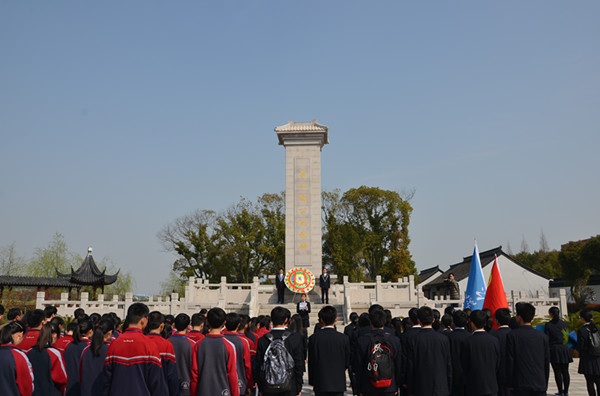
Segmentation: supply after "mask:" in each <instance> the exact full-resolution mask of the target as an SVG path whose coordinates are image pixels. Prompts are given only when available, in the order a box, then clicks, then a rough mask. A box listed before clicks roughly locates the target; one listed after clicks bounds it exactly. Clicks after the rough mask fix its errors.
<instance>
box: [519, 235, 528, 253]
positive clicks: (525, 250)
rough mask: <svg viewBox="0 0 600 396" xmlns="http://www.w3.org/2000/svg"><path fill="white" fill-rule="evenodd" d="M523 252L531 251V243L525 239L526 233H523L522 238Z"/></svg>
mask: <svg viewBox="0 0 600 396" xmlns="http://www.w3.org/2000/svg"><path fill="white" fill-rule="evenodd" d="M521 252H529V245H528V244H527V241H526V240H525V235H523V239H522V240H521Z"/></svg>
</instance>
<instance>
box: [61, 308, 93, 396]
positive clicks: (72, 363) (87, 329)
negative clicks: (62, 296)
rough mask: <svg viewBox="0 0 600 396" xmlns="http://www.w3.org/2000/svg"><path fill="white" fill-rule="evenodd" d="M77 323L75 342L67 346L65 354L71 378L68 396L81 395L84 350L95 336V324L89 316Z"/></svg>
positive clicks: (66, 365)
mask: <svg viewBox="0 0 600 396" xmlns="http://www.w3.org/2000/svg"><path fill="white" fill-rule="evenodd" d="M77 322H78V324H79V326H78V327H77V328H76V330H75V331H74V332H73V341H72V342H71V343H70V344H69V346H67V348H66V349H65V353H64V359H65V368H66V369H67V375H68V376H69V380H68V382H67V393H66V396H79V395H81V384H80V383H79V363H80V362H81V354H82V353H83V350H84V349H85V348H87V347H88V346H89V345H90V342H91V338H92V335H93V334H94V324H93V323H92V321H91V320H90V319H89V318H88V317H87V316H81V317H80V318H79V320H78V321H77Z"/></svg>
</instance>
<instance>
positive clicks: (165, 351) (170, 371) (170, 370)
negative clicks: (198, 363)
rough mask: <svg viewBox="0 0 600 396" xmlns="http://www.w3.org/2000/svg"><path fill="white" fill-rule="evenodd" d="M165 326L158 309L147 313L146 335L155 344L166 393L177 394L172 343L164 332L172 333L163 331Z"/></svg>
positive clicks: (175, 395)
mask: <svg viewBox="0 0 600 396" xmlns="http://www.w3.org/2000/svg"><path fill="white" fill-rule="evenodd" d="M183 315H185V314H183ZM186 316H187V315H186ZM188 323H189V316H188ZM165 327H166V324H165V316H164V315H163V314H162V313H160V312H158V311H153V312H150V314H149V315H148V326H146V330H147V331H148V335H147V337H148V339H150V341H152V342H153V343H154V345H156V348H157V349H158V353H159V355H160V363H161V365H162V372H163V375H164V378H165V382H166V384H167V388H168V390H169V393H168V395H169V396H178V395H179V377H178V374H177V362H176V360H175V351H174V350H173V344H171V343H170V342H169V341H168V340H166V339H165V338H166V337H165V334H166V335H167V336H168V338H170V337H172V334H171V331H170V330H169V331H166V332H165Z"/></svg>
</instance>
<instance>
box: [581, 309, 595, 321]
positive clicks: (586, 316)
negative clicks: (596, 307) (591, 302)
mask: <svg viewBox="0 0 600 396" xmlns="http://www.w3.org/2000/svg"><path fill="white" fill-rule="evenodd" d="M579 316H580V317H581V318H582V319H583V320H585V321H586V323H587V322H591V321H592V320H594V314H593V313H592V310H591V309H589V308H585V309H582V310H581V312H580V313H579Z"/></svg>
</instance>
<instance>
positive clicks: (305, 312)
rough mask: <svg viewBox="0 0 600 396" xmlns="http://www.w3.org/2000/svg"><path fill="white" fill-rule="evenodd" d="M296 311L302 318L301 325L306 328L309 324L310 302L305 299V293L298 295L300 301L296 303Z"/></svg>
mask: <svg viewBox="0 0 600 396" xmlns="http://www.w3.org/2000/svg"><path fill="white" fill-rule="evenodd" d="M296 313H297V314H298V315H300V317H301V318H302V326H304V328H305V329H307V328H308V327H309V326H310V321H309V317H310V303H309V302H308V301H306V294H305V293H302V294H301V295H300V301H298V304H296Z"/></svg>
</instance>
